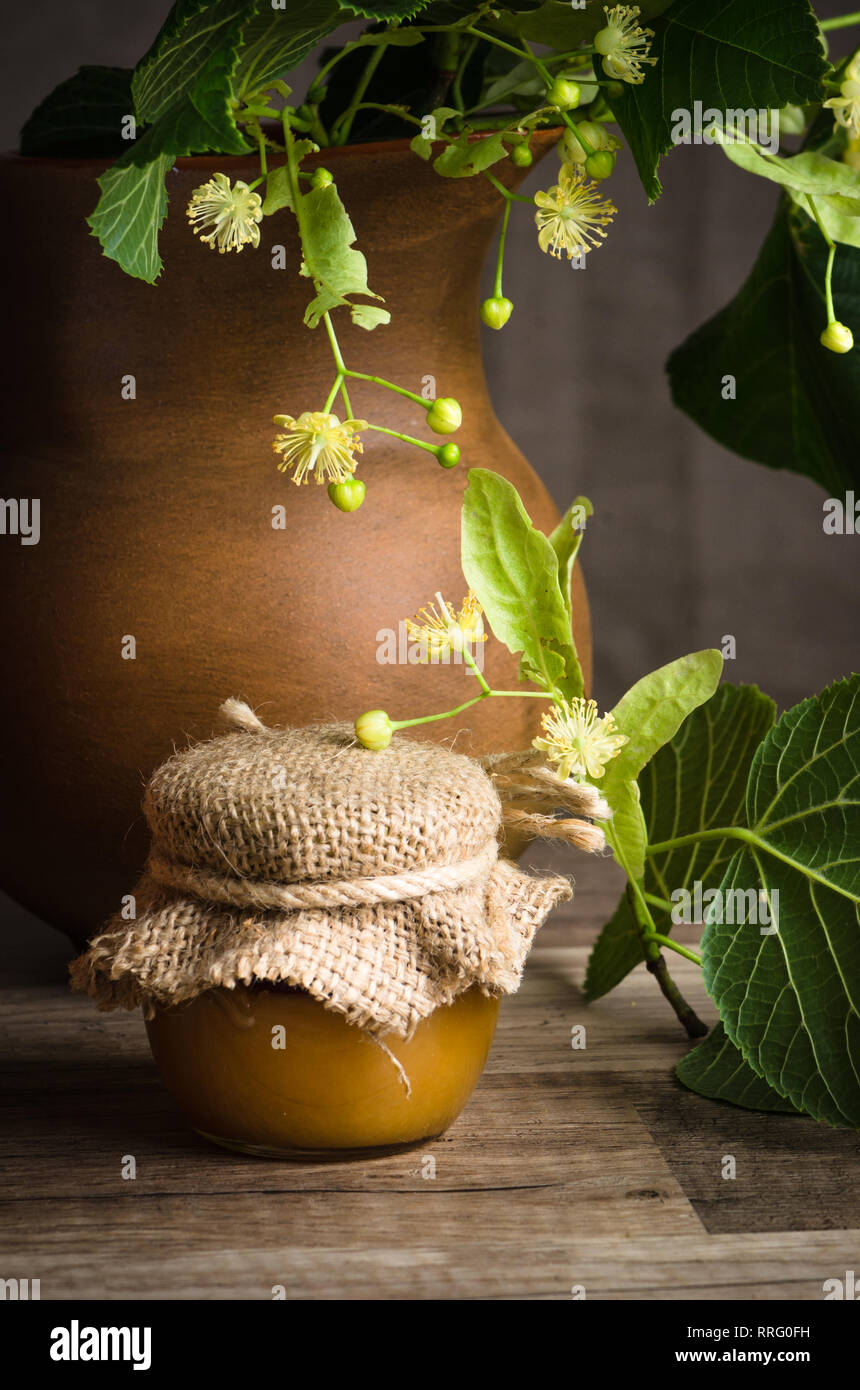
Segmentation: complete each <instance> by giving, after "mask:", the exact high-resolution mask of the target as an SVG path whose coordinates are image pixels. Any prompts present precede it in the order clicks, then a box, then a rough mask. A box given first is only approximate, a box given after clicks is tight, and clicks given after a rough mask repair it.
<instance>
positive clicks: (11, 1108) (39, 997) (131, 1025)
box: [0, 849, 860, 1300]
mask: <svg viewBox="0 0 860 1390" xmlns="http://www.w3.org/2000/svg"><path fill="white" fill-rule="evenodd" d="M532 861H533V862H534V863H537V864H538V865H539V866H541V867H550V864H551V863H552V865H553V867H557V868H559V869H561V871H562V872H569V873H574V874H575V876H576V878H577V893H576V898H575V900H574V902H573V903H572V904H570V905H568V906H566V907H565V908H564V909H563V910H562V911H561V912H559V913H558V914H556V916H555V917H554V918H553V920H552V922H551V923H550V925H548V926H547V927H546V928H544V930H543V932H542V933H541V934H540V936H539V937H538V943H537V944H536V946H535V949H534V951H533V954H532V956H531V958H530V960H529V963H528V966H527V970H526V975H525V980H524V983H523V986H522V988H521V990H520V992H519V994H517V995H516V996H514V997H513V998H510V999H508V1000H506V1001H505V1002H504V1003H503V1006H502V1010H501V1014H500V1023H499V1029H498V1033H497V1037H496V1041H495V1043H494V1046H493V1050H492V1053H491V1055H490V1060H489V1063H488V1065H487V1069H486V1072H485V1074H484V1077H483V1079H482V1081H481V1083H480V1085H479V1087H478V1089H477V1091H476V1092H475V1094H474V1096H473V1098H472V1100H471V1102H470V1104H469V1105H468V1107H467V1109H466V1111H465V1113H464V1114H463V1115H462V1116H461V1118H460V1120H459V1121H458V1122H457V1123H456V1124H455V1126H454V1127H453V1129H451V1130H450V1131H449V1132H448V1133H447V1134H446V1135H444V1136H443V1137H442V1138H441V1139H437V1140H435V1141H433V1142H432V1143H429V1144H426V1145H424V1146H420V1147H419V1148H417V1149H413V1150H410V1151H408V1152H402V1153H399V1154H398V1155H396V1156H394V1157H384V1158H378V1159H374V1160H371V1161H362V1162H352V1163H345V1162H334V1163H327V1164H299V1163H280V1162H271V1161H266V1160H260V1159H250V1158H242V1157H240V1156H238V1155H233V1154H230V1153H228V1152H226V1151H221V1150H219V1149H217V1148H213V1147H209V1146H208V1145H207V1144H206V1143H205V1142H204V1141H203V1140H202V1139H198V1138H197V1137H196V1136H195V1135H194V1134H192V1133H190V1132H189V1131H187V1130H186V1129H185V1127H184V1125H183V1121H182V1119H181V1117H180V1115H179V1114H178V1112H177V1111H176V1108H175V1107H174V1105H173V1103H172V1102H171V1100H170V1098H169V1097H168V1096H167V1094H166V1093H165V1091H164V1090H163V1088H162V1086H161V1084H160V1081H159V1077H158V1074H157V1072H156V1070H155V1067H154V1065H153V1063H152V1060H151V1058H150V1054H149V1050H148V1046H147V1042H146V1036H145V1032H144V1029H143V1025H142V1022H141V1019H140V1017H139V1016H138V1015H136V1014H134V1015H126V1014H107V1015H105V1014H99V1013H98V1012H97V1011H96V1010H95V1008H94V1007H93V1006H92V1005H91V1004H90V1002H89V1001H88V1000H86V999H83V998H80V997H78V996H73V995H71V994H70V993H69V992H68V990H67V988H66V986H65V962H66V960H67V958H68V954H69V949H68V943H67V942H66V941H65V939H64V938H62V937H60V936H59V935H58V934H57V933H55V932H53V931H51V930H49V929H48V928H45V927H43V926H41V925H40V924H38V923H36V922H35V921H34V920H33V919H30V918H26V916H25V914H23V913H21V912H20V911H19V910H18V909H16V908H14V907H12V906H11V905H9V906H7V907H6V908H5V909H3V911H2V912H0V920H2V923H3V927H4V948H3V959H4V961H5V969H4V973H3V990H2V998H3V1011H2V1054H3V1057H4V1070H5V1072H6V1084H5V1086H4V1117H3V1123H2V1133H0V1145H2V1155H3V1157H2V1177H1V1178H0V1182H2V1186H0V1203H2V1219H0V1232H2V1234H0V1277H2V1278H9V1277H15V1278H19V1279H20V1278H29V1279H40V1280H41V1296H42V1298H43V1299H55V1298H80V1297H84V1298H104V1299H112V1298H133V1299H137V1298H170V1299H192V1298H205V1299H270V1298H272V1296H273V1293H272V1291H273V1289H274V1288H275V1287H276V1286H278V1285H280V1286H283V1288H284V1289H285V1292H286V1297H287V1298H293V1299H328V1298H336V1299H367V1298H379V1299H403V1298H417V1299H460V1298H468V1299H473V1298H478V1299H569V1298H570V1297H571V1296H572V1293H571V1291H572V1289H574V1287H583V1288H584V1290H585V1295H586V1297H587V1298H590V1299H631V1298H632V1299H680V1298H697V1299H725V1298H743V1299H753V1300H759V1299H809V1300H812V1299H821V1298H822V1297H823V1290H822V1285H823V1283H824V1281H825V1280H826V1279H832V1278H838V1279H844V1277H845V1274H846V1272H847V1271H849V1270H852V1269H853V1270H857V1271H858V1282H860V1229H858V1228H860V1197H858V1192H860V1183H858V1177H860V1164H858V1143H857V1136H856V1135H855V1134H850V1133H845V1132H839V1131H834V1130H830V1129H828V1128H826V1127H824V1126H821V1125H817V1124H815V1123H814V1122H813V1121H811V1120H806V1119H802V1118H799V1117H794V1116H784V1115H776V1116H772V1115H768V1116H764V1115H757V1114H754V1113H752V1112H750V1111H745V1110H739V1109H736V1108H734V1107H732V1106H728V1105H723V1104H715V1103H713V1102H710V1101H706V1100H702V1099H700V1098H699V1097H697V1096H694V1095H692V1094H691V1093H690V1092H687V1091H685V1090H684V1089H683V1088H682V1087H681V1086H680V1084H679V1083H678V1082H676V1081H675V1079H674V1078H673V1075H672V1069H673V1066H674V1063H675V1062H676V1061H677V1059H678V1058H679V1057H680V1056H681V1055H682V1054H683V1053H684V1051H685V1050H686V1049H687V1047H688V1046H689V1043H688V1042H687V1040H686V1037H685V1035H684V1034H683V1033H682V1032H681V1030H680V1026H679V1025H678V1023H677V1021H676V1019H675V1017H674V1014H672V1013H671V1011H670V1010H669V1007H668V1005H667V1004H666V1003H665V1001H664V1000H663V998H662V996H661V995H660V993H659V991H658V989H657V986H656V984H655V982H654V981H653V979H652V978H651V976H650V975H648V974H647V972H646V971H645V970H644V968H642V967H640V968H639V969H637V970H636V971H635V972H634V974H633V975H631V976H630V977H629V978H628V980H627V981H626V982H625V983H624V985H622V986H621V987H620V988H619V989H618V990H617V991H616V992H615V993H614V994H613V995H612V996H610V997H609V998H607V999H605V1000H602V1001H600V1002H599V1003H597V1004H593V1005H589V1006H586V1004H585V1003H584V1001H583V998H582V993H581V983H582V979H583V974H584V969H585V960H586V956H587V950H588V944H589V942H590V941H591V940H592V939H593V937H594V934H595V932H596V930H597V928H598V927H599V926H600V924H601V923H602V921H603V920H604V919H605V918H606V916H607V915H608V913H609V912H610V911H611V908H612V906H613V905H614V902H615V900H616V897H617V892H618V879H617V877H616V872H615V870H614V868H613V866H612V865H611V864H609V863H607V862H606V861H596V860H594V859H586V858H585V857H583V856H576V857H573V856H571V857H570V858H567V857H565V858H563V859H561V858H560V856H559V854H558V852H556V851H552V852H550V851H548V850H546V849H544V850H541V851H536V852H533V854H532ZM671 965H672V969H673V972H674V973H675V975H676V978H677V979H678V982H679V984H680V985H681V988H682V989H683V990H684V991H685V992H686V993H687V995H688V997H689V998H690V1000H691V1002H692V1003H693V1004H694V1005H695V1006H700V1008H701V1012H702V1014H703V1016H704V1017H706V1018H707V1019H708V1020H709V1021H710V1020H712V1019H713V1018H714V1017H715V1014H714V1010H713V1008H712V1006H711V1005H710V1004H709V1002H708V1001H707V999H706V998H705V995H704V992H703V990H702V987H701V983H700V980H699V979H698V975H699V972H698V970H697V969H696V967H695V966H693V965H691V964H688V963H687V962H686V961H684V960H682V959H681V958H680V957H675V958H673V960H672V962H671ZM577 1024H584V1025H585V1028H586V1038H587V1046H586V1047H585V1049H584V1050H576V1049H573V1048H572V1047H571V1029H572V1027H574V1026H575V1025H577ZM428 1154H432V1156H433V1157H434V1159H435V1161H436V1164H435V1166H436V1176H435V1178H433V1179H428V1178H426V1177H424V1176H422V1170H423V1171H426V1170H427V1167H428V1165H424V1164H423V1160H424V1158H425V1156H426V1155H428ZM127 1155H133V1156H134V1158H135V1160H136V1178H135V1179H134V1180H133V1181H128V1180H124V1179H123V1177H122V1167H123V1160H124V1158H125V1157H126V1156H127ZM726 1155H733V1156H734V1158H735V1162H736V1177H735V1178H734V1179H733V1180H732V1179H726V1178H724V1177H723V1176H722V1172H723V1167H724V1165H723V1159H724V1157H725V1156H726Z"/></svg>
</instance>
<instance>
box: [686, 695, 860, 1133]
mask: <svg viewBox="0 0 860 1390" xmlns="http://www.w3.org/2000/svg"><path fill="white" fill-rule="evenodd" d="M746 810H747V819H748V824H749V830H748V832H746V833H745V836H744V838H743V840H742V841H741V844H740V848H739V849H738V850H737V852H736V854H735V855H734V857H733V859H732V861H731V863H730V864H729V866H728V868H727V870H726V873H725V875H724V877H723V881H722V884H721V885H720V888H721V898H720V904H721V905H723V904H724V905H725V906H724V908H723V910H722V911H716V907H717V905H716V904H714V905H712V907H711V910H710V912H709V914H708V922H707V925H706V927H705V933H704V937H703V939H702V954H703V963H704V972H705V985H706V987H707V989H708V991H709V993H710V994H711V996H712V997H713V999H714V1001H715V1003H716V1004H717V1007H718V1008H719V1011H720V1017H721V1018H722V1020H723V1023H724V1025H725V1029H726V1033H727V1035H728V1037H729V1038H730V1040H731V1041H732V1042H733V1043H734V1044H735V1045H736V1046H737V1047H739V1048H740V1049H741V1051H742V1053H743V1056H744V1059H745V1060H746V1061H747V1062H748V1063H749V1064H750V1066H751V1067H752V1068H753V1070H754V1071H756V1072H757V1073H758V1075H760V1076H762V1077H764V1079H765V1080H766V1081H767V1082H768V1083H769V1084H770V1085H771V1086H773V1087H774V1088H775V1089H776V1090H778V1091H779V1092H780V1093H781V1094H783V1095H786V1096H788V1097H789V1099H790V1100H791V1101H792V1102H793V1103H794V1104H795V1105H796V1106H797V1108H798V1109H799V1110H804V1111H806V1112H807V1113H808V1114H810V1115H814V1116H815V1118H816V1119H819V1120H825V1121H827V1122H828V1123H830V1124H833V1125H850V1126H855V1127H856V1126H860V676H852V677H851V678H850V679H848V680H844V681H840V682H838V683H837V684H835V685H832V686H830V687H828V689H827V690H825V691H824V692H823V693H822V694H821V695H817V696H814V697H813V698H812V699H809V700H804V701H803V702H802V703H801V704H799V705H795V706H794V708H793V709H790V710H789V711H788V712H787V713H786V714H784V715H783V716H782V718H781V719H780V720H779V722H778V724H777V725H776V726H775V728H774V729H773V730H772V731H771V732H770V733H769V734H768V736H767V738H766V739H765V741H764V743H763V744H762V745H761V747H760V748H759V750H758V752H757V754H756V756H755V759H754V761H753V766H752V769H751V771H750V777H749V785H748V790H747V807H746ZM730 894H731V895H732V896H731V897H729V895H730ZM762 895H764V897H765V898H766V900H767V903H768V906H769V913H770V915H771V916H772V918H773V920H774V923H775V925H776V926H777V930H776V931H771V930H770V929H769V928H767V927H763V926H760V925H758V917H759V914H758V912H757V911H756V910H754V909H755V908H756V906H757V903H758V902H759V900H760V898H761V896H762ZM728 917H732V918H735V919H738V918H739V919H740V920H739V921H731V922H730V921H723V920H721V918H728Z"/></svg>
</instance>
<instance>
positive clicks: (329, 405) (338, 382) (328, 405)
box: [323, 372, 343, 415]
mask: <svg viewBox="0 0 860 1390" xmlns="http://www.w3.org/2000/svg"><path fill="white" fill-rule="evenodd" d="M342 385H343V377H342V376H341V374H340V372H338V374H337V376H336V377H335V379H334V385H333V386H332V388H331V390H330V391H329V393H328V400H327V401H326V403H325V405H324V406H323V414H324V415H328V413H329V411H330V410H331V408H332V406H333V405H334V398H335V396H336V395H337V393H338V391H339V390H340V388H341V386H342Z"/></svg>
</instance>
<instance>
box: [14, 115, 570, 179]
mask: <svg viewBox="0 0 860 1390" xmlns="http://www.w3.org/2000/svg"><path fill="white" fill-rule="evenodd" d="M561 130H562V127H561V126H549V127H546V128H545V129H543V130H534V131H532V134H531V143H534V144H536V145H537V146H538V148H539V150H540V153H541V154H543V153H544V152H545V150H547V149H549V148H550V146H551V145H554V144H555V142H556V141H557V140H558V138H559V135H560V134H561ZM493 134H495V132H494V131H491V130H479V131H474V132H473V133H472V134H471V135H470V137H469V138H470V140H485V139H487V137H488V136H490V135H493ZM437 143H438V146H439V151H440V153H441V150H442V148H443V143H442V141H441V140H440V141H438V142H437ZM410 144H411V142H410V141H409V140H408V139H406V138H404V139H402V140H373V141H370V142H368V143H367V144H355V145H329V146H327V147H326V148H325V149H321V150H320V151H319V152H318V153H317V154H314V155H309V156H308V158H309V159H310V160H317V161H318V160H322V159H324V160H325V162H326V164H328V163H330V162H331V161H332V160H339V159H348V158H349V157H350V156H358V155H381V154H385V153H390V154H391V155H392V156H393V155H397V154H408V153H410V152H411V151H410ZM255 157H256V151H255V150H249V151H248V153H247V154H229V155H224V154H192V155H181V156H180V157H179V158H178V159H177V160H175V162H174V167H176V168H179V169H212V170H216V169H217V170H222V171H224V172H226V171H227V170H229V169H240V168H244V167H245V166H246V165H247V163H248V160H249V159H254V158H255ZM0 162H2V163H4V164H6V163H8V164H28V165H36V166H41V167H43V168H45V169H48V168H54V167H59V168H63V169H98V170H100V171H102V170H104V169H106V168H108V167H109V166H110V165H111V164H112V163H115V160H113V159H111V156H110V155H104V154H103V155H52V154H48V155H43V154H19V153H18V152H17V150H4V151H2V152H0Z"/></svg>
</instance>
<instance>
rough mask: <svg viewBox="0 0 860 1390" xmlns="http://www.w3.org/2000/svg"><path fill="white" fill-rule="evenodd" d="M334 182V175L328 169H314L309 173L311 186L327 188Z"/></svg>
mask: <svg viewBox="0 0 860 1390" xmlns="http://www.w3.org/2000/svg"><path fill="white" fill-rule="evenodd" d="M332 183H334V175H333V174H331V173H330V172H329V170H328V169H314V172H313V174H312V175H311V188H328V186H329V184H332Z"/></svg>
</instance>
